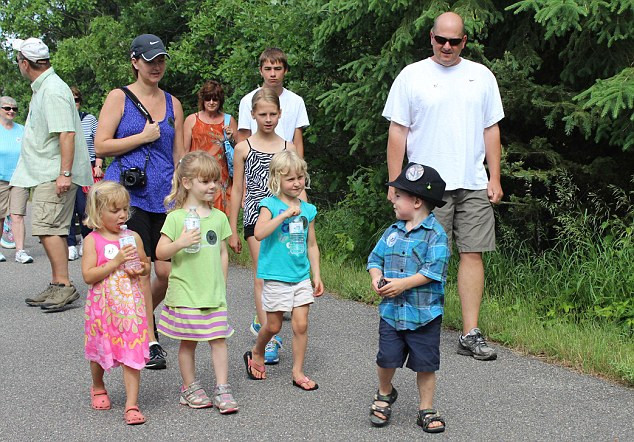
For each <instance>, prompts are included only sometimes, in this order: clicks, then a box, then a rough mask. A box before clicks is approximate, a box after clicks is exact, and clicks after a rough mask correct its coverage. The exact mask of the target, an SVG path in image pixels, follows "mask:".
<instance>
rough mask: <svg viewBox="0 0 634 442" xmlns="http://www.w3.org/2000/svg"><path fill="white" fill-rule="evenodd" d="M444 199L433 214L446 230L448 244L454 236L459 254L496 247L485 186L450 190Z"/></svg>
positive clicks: (493, 224)
mask: <svg viewBox="0 0 634 442" xmlns="http://www.w3.org/2000/svg"><path fill="white" fill-rule="evenodd" d="M443 200H444V201H446V202H447V204H445V206H444V207H436V208H435V209H434V215H435V216H436V219H437V220H438V221H439V222H440V224H442V227H443V229H445V233H447V238H448V239H449V244H451V241H452V238H453V239H455V241H456V246H457V247H458V252H461V253H462V252H491V251H493V250H495V217H494V215H493V207H492V206H491V202H490V201H489V197H488V196H487V191H486V189H485V190H466V189H456V190H449V191H447V192H445V193H444V195H443Z"/></svg>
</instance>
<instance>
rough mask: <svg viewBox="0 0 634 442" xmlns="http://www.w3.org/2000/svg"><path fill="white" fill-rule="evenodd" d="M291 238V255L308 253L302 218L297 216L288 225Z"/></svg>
mask: <svg viewBox="0 0 634 442" xmlns="http://www.w3.org/2000/svg"><path fill="white" fill-rule="evenodd" d="M288 233H289V236H290V246H289V248H290V252H291V255H303V254H304V253H306V240H305V239H304V222H303V220H302V218H301V217H299V216H296V217H295V218H294V219H293V221H291V222H290V224H289V225H288Z"/></svg>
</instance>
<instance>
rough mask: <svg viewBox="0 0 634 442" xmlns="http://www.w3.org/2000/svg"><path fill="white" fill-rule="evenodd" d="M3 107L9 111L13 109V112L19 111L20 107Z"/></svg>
mask: <svg viewBox="0 0 634 442" xmlns="http://www.w3.org/2000/svg"><path fill="white" fill-rule="evenodd" d="M2 109H4V110H6V111H7V112H9V111H11V110H12V111H13V112H17V111H18V108H17V107H13V106H2Z"/></svg>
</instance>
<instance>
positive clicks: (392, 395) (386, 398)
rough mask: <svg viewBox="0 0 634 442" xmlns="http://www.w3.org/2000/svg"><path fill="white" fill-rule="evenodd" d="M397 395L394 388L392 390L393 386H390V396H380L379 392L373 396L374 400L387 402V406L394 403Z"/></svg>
mask: <svg viewBox="0 0 634 442" xmlns="http://www.w3.org/2000/svg"><path fill="white" fill-rule="evenodd" d="M397 395H398V393H397V392H396V388H394V386H393V385H392V391H391V392H390V394H381V392H380V391H379V390H377V391H376V394H375V395H374V400H375V401H382V402H387V403H388V404H390V405H392V404H393V403H394V402H395V401H396V398H397Z"/></svg>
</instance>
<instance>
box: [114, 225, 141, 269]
mask: <svg viewBox="0 0 634 442" xmlns="http://www.w3.org/2000/svg"><path fill="white" fill-rule="evenodd" d="M120 229H121V230H120V232H119V247H120V248H121V249H123V247H124V246H127V245H131V246H134V254H133V255H132V259H131V260H130V261H126V262H125V263H124V264H123V267H124V268H125V269H131V270H142V269H143V266H142V265H141V261H139V254H138V253H137V251H136V240H135V239H134V236H133V235H132V232H130V231H129V230H128V226H127V225H125V224H123V225H122V226H121V227H120Z"/></svg>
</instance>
